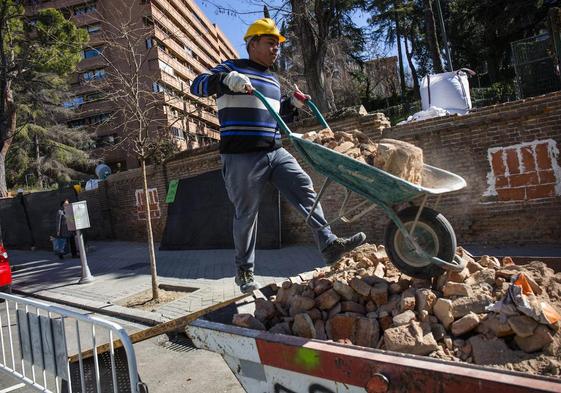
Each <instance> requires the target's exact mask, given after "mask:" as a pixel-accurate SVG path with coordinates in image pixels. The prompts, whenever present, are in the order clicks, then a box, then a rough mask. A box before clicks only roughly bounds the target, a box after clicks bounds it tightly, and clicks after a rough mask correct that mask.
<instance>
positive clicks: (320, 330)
mask: <svg viewBox="0 0 561 393" xmlns="http://www.w3.org/2000/svg"><path fill="white" fill-rule="evenodd" d="M314 329H315V330H316V339H318V340H327V334H326V333H325V322H324V321H323V320H321V319H318V320H317V321H315V322H314Z"/></svg>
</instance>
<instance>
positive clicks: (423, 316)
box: [419, 310, 430, 322]
mask: <svg viewBox="0 0 561 393" xmlns="http://www.w3.org/2000/svg"><path fill="white" fill-rule="evenodd" d="M419 321H421V322H430V321H429V312H428V311H427V310H421V311H419Z"/></svg>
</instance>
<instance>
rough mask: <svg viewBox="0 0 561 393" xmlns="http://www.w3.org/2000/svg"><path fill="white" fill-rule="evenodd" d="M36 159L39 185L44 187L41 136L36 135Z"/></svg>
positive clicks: (41, 187)
mask: <svg viewBox="0 0 561 393" xmlns="http://www.w3.org/2000/svg"><path fill="white" fill-rule="evenodd" d="M34 139H35V161H36V166H37V169H36V172H37V186H39V189H41V190H42V189H43V174H42V173H41V150H40V149H39V137H38V136H37V135H35V138H34Z"/></svg>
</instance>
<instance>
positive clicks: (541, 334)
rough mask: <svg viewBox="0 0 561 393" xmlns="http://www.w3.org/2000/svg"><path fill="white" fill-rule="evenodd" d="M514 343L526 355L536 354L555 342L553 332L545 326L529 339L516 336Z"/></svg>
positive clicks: (540, 327) (537, 329)
mask: <svg viewBox="0 0 561 393" xmlns="http://www.w3.org/2000/svg"><path fill="white" fill-rule="evenodd" d="M514 341H515V342H516V345H518V347H519V348H520V349H521V350H523V351H524V352H526V353H531V352H536V351H539V350H541V349H542V348H543V347H545V346H546V345H548V344H551V342H553V337H552V336H551V331H550V330H549V329H548V328H547V327H545V326H544V325H539V326H538V327H537V328H536V330H534V334H532V335H531V336H528V337H520V336H515V337H514Z"/></svg>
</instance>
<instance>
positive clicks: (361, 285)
mask: <svg viewBox="0 0 561 393" xmlns="http://www.w3.org/2000/svg"><path fill="white" fill-rule="evenodd" d="M349 285H350V286H351V288H352V289H354V290H355V291H356V292H357V293H358V294H359V295H362V296H365V297H367V296H369V295H370V289H372V287H371V286H370V285H368V284H367V283H365V282H364V281H363V280H361V279H360V278H356V277H355V278H353V279H352V280H351V281H350V282H349Z"/></svg>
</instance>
